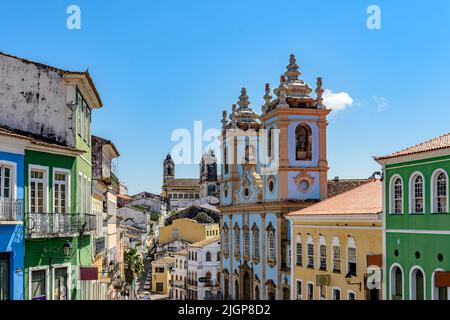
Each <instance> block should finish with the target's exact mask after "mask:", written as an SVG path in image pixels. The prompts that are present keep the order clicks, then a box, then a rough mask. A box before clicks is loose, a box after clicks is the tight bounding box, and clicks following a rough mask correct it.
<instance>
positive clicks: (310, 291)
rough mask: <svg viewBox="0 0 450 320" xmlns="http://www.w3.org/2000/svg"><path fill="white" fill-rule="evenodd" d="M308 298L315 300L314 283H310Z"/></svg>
mask: <svg viewBox="0 0 450 320" xmlns="http://www.w3.org/2000/svg"><path fill="white" fill-rule="evenodd" d="M308 300H314V285H313V284H312V283H308Z"/></svg>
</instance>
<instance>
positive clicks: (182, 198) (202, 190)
mask: <svg viewBox="0 0 450 320" xmlns="http://www.w3.org/2000/svg"><path fill="white" fill-rule="evenodd" d="M199 169H200V174H199V179H192V178H175V163H174V162H173V159H172V157H171V155H170V154H168V155H167V157H166V159H165V160H164V162H163V186H162V193H161V195H162V196H163V197H166V198H168V199H169V203H170V209H171V210H172V211H178V210H179V209H182V208H186V207H188V206H190V205H192V204H193V203H198V204H201V203H206V202H208V203H212V204H215V203H218V199H217V196H216V193H217V192H218V181H217V159H216V156H215V155H214V152H213V151H212V150H210V151H208V152H206V153H205V154H204V155H203V157H202V160H201V162H200V168H199Z"/></svg>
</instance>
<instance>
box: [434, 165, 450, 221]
mask: <svg viewBox="0 0 450 320" xmlns="http://www.w3.org/2000/svg"><path fill="white" fill-rule="evenodd" d="M447 180H448V179H447V174H446V173H445V171H443V170H437V171H436V172H435V173H434V174H433V186H432V194H433V196H432V202H433V205H432V208H433V212H434V213H443V212H448V185H447V183H448V182H447Z"/></svg>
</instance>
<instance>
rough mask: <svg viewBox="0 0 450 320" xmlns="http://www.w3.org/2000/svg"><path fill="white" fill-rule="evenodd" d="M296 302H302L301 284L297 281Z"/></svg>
mask: <svg viewBox="0 0 450 320" xmlns="http://www.w3.org/2000/svg"><path fill="white" fill-rule="evenodd" d="M297 300H302V282H301V281H298V280H297Z"/></svg>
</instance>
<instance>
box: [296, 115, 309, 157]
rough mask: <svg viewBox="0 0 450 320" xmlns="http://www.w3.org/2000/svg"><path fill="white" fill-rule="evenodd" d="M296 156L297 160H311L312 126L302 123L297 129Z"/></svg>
mask: <svg viewBox="0 0 450 320" xmlns="http://www.w3.org/2000/svg"><path fill="white" fill-rule="evenodd" d="M295 141H296V148H295V158H296V159H297V160H311V128H310V127H309V126H308V125H306V124H303V123H302V124H300V125H298V126H297V128H296V129H295Z"/></svg>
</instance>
